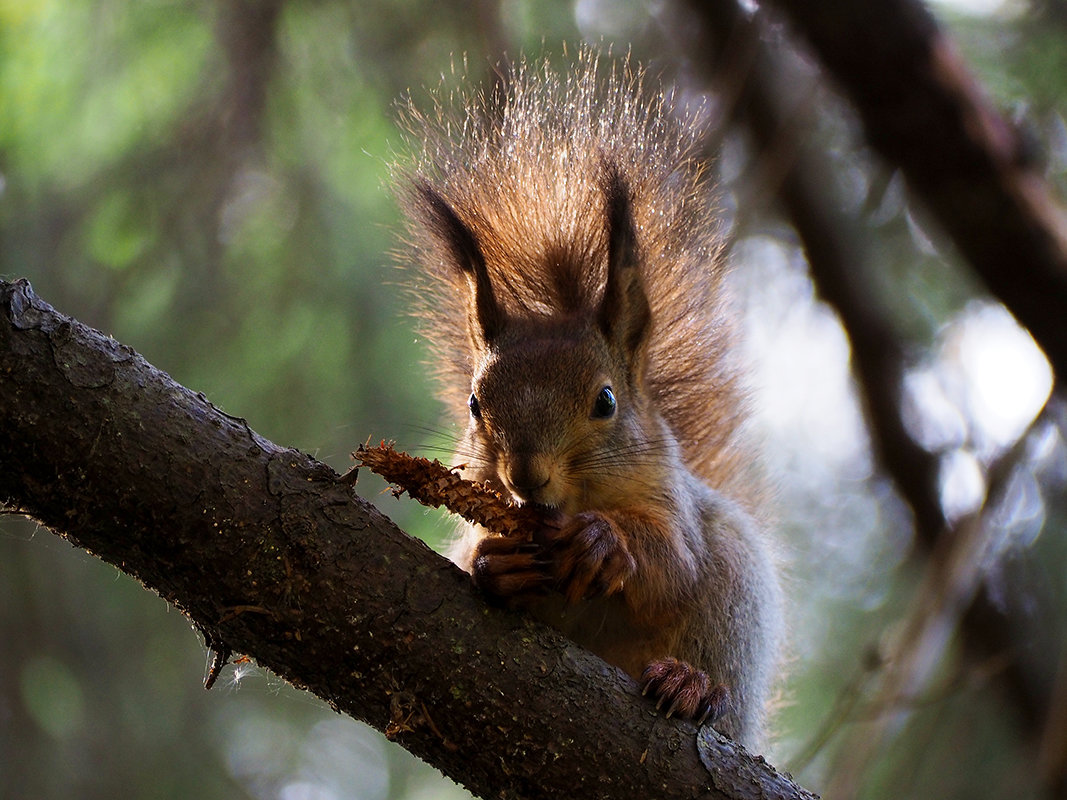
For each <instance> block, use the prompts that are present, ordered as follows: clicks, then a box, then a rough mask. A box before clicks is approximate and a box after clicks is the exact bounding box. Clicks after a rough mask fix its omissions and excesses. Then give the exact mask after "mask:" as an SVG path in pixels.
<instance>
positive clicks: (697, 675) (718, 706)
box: [641, 658, 730, 725]
mask: <svg viewBox="0 0 1067 800" xmlns="http://www.w3.org/2000/svg"><path fill="white" fill-rule="evenodd" d="M641 694H643V695H651V696H652V697H655V698H658V699H657V700H656V708H663V706H664V705H666V707H667V716H668V717H670V716H673V715H677V716H679V717H684V718H685V719H692V720H695V721H696V723H697V725H702V724H703V723H705V722H709V723H714V722H715V721H716V720H718V719H720V718H721V717H722V716H723V715H724V714H725V713H726V711H727V709H728V707H729V704H730V690H729V688H728V687H727V686H726V685H724V684H721V683H719V684H712V682H711V678H709V677H708V674H707V673H706V672H703V671H702V670H699V669H697V668H696V667H693V666H691V665H689V664H687V663H686V662H684V661H679V660H678V659H676V658H663V659H660V660H659V661H653V662H652V663H651V664H649V665H648V666H647V667H645V671H644V672H643V673H642V674H641Z"/></svg>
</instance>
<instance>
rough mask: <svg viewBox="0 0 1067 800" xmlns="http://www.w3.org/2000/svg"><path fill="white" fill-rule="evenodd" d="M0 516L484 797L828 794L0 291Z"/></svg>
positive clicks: (134, 360) (323, 482)
mask: <svg viewBox="0 0 1067 800" xmlns="http://www.w3.org/2000/svg"><path fill="white" fill-rule="evenodd" d="M0 315H2V317H3V320H2V321H0V376H2V379H0V419H3V420H4V424H3V426H0V509H4V510H7V511H16V512H19V513H25V514H28V515H30V516H32V517H33V518H35V519H37V520H38V521H40V522H41V523H43V524H45V525H47V526H49V527H50V528H52V529H54V530H55V531H57V532H58V533H59V534H60V535H61V536H63V537H64V538H66V539H67V540H69V541H70V542H72V543H74V544H76V545H78V546H80V547H83V548H85V549H86V550H89V551H90V552H93V553H95V554H96V555H98V556H99V557H100V558H102V559H104V560H105V561H108V562H109V563H112V564H114V565H116V566H118V567H119V568H120V569H122V570H123V571H125V572H128V573H129V574H131V575H134V576H135V577H137V578H138V579H139V580H141V581H142V582H143V583H144V584H145V585H146V586H147V587H149V588H151V589H153V590H155V591H157V592H158V593H159V594H160V595H162V596H163V597H164V598H165V599H167V600H168V601H170V602H171V603H173V604H174V605H175V606H177V607H178V608H180V609H181V610H182V611H183V612H184V613H185V614H187V615H188V616H189V617H190V618H191V619H192V621H193V622H194V623H195V624H196V626H197V627H198V628H199V629H200V630H201V631H202V632H203V633H204V635H205V638H206V640H207V642H208V644H209V646H211V647H212V648H213V649H215V650H216V651H221V652H225V651H227V650H232V651H234V652H240V653H247V654H249V655H251V656H253V657H254V658H255V659H256V660H257V661H258V662H259V663H261V664H262V665H264V666H266V667H269V668H270V669H271V670H273V671H274V672H276V673H277V674H278V675H280V676H281V677H283V678H285V679H286V680H288V681H290V682H292V683H293V684H295V685H296V686H299V687H301V688H305V689H308V690H309V691H312V692H314V693H315V694H317V695H318V696H320V697H322V698H323V699H324V700H326V701H327V702H328V703H330V704H331V705H332V706H333V707H334V708H336V709H337V710H339V711H342V712H344V713H347V714H350V715H352V716H353V717H356V718H358V719H361V720H364V721H365V722H367V723H369V724H371V725H372V726H374V727H375V728H377V729H378V730H380V731H383V732H385V733H386V735H387V736H389V737H390V738H393V739H394V740H396V741H398V742H399V743H400V744H402V745H403V746H404V747H406V748H407V749H408V750H410V751H411V752H413V753H415V754H416V755H419V756H420V757H422V758H424V759H425V760H427V761H429V762H430V763H431V764H433V765H435V766H437V767H438V768H439V769H441V771H442V772H444V773H445V774H446V775H449V776H450V777H452V778H454V779H455V780H457V781H459V782H461V783H463V784H464V785H466V786H467V787H468V788H469V789H471V791H473V792H475V793H477V794H480V795H483V796H486V797H489V796H492V797H508V798H512V797H516V798H517V797H523V798H563V797H566V798H574V797H597V798H632V797H658V798H675V797H677V798H683V797H684V798H695V797H706V798H750V797H751V798H754V797H763V798H766V797H777V798H810V797H812V795H810V794H808V793H807V792H805V791H804V790H802V789H800V788H799V787H797V786H796V785H795V784H794V783H793V782H792V781H791V780H789V779H788V778H786V777H783V776H781V775H778V774H777V773H775V772H774V771H773V770H772V769H771V768H769V767H768V766H767V765H766V763H765V762H763V761H762V759H756V758H753V757H752V756H751V755H749V754H748V753H746V752H745V751H744V750H743V749H742V748H741V747H739V746H738V745H735V744H734V743H732V742H731V741H729V740H727V739H724V738H722V737H720V736H719V735H718V734H716V733H715V732H714V731H712V730H711V728H710V727H707V726H705V727H704V728H703V729H701V731H700V732H699V734H698V732H697V730H696V729H695V728H694V726H693V725H691V724H689V723H687V722H683V721H678V720H667V719H665V718H663V716H662V715H661V714H658V713H656V712H654V710H653V709H652V708H651V706H650V704H649V703H648V702H647V701H646V700H645V699H644V698H641V697H640V696H639V694H638V691H637V688H636V686H635V684H634V683H633V681H631V680H630V679H629V678H628V677H626V676H625V675H624V674H623V673H622V672H621V671H620V670H617V669H614V668H612V667H609V666H608V665H607V664H605V663H604V662H603V661H601V660H600V659H598V658H597V657H595V656H593V655H592V654H590V653H587V652H585V651H583V650H581V649H580V648H578V647H577V646H576V645H574V644H572V643H570V642H568V641H566V640H565V639H563V638H562V637H561V636H560V635H559V634H558V633H556V632H555V631H553V630H551V629H550V628H547V627H545V626H543V625H540V624H537V623H535V622H533V621H532V620H529V619H528V618H526V617H524V616H522V615H518V614H515V613H511V612H508V611H505V610H501V609H495V608H491V607H488V606H486V605H485V603H484V602H483V601H482V600H481V598H480V597H479V596H477V595H476V593H474V592H473V591H472V590H471V588H470V581H469V579H468V578H467V576H466V575H464V574H463V573H462V572H461V571H460V570H458V569H457V568H456V567H454V566H453V565H452V564H450V563H449V562H447V561H445V560H444V559H442V558H441V557H439V556H437V555H436V554H434V553H433V552H432V551H431V550H430V549H429V548H427V547H426V546H425V545H424V544H422V543H421V542H420V541H418V540H416V539H413V538H411V537H409V536H407V535H406V534H404V533H403V532H402V531H400V530H399V529H397V528H396V527H395V526H394V525H393V524H392V523H391V522H390V521H389V520H388V519H386V518H385V517H383V516H382V515H381V514H380V513H378V512H377V511H376V510H375V509H374V508H373V507H372V506H371V505H369V504H368V503H366V502H365V501H363V500H361V499H360V498H358V497H355V496H354V495H353V494H352V493H351V491H350V489H349V487H348V486H346V485H345V484H343V483H341V482H339V481H338V479H337V475H336V473H334V472H333V471H332V470H331V469H329V468H328V467H326V466H325V465H323V464H321V463H318V462H316V461H314V460H313V459H312V458H310V457H309V456H307V455H304V454H302V453H299V452H296V451H294V450H288V449H283V448H280V447H278V446H277V445H274V444H272V443H271V442H269V441H267V440H265V439H263V438H262V437H260V436H258V435H257V434H256V433H255V432H254V431H252V430H251V429H250V428H249V427H248V425H247V423H246V422H245V421H244V420H242V419H239V418H235V417H231V416H228V415H226V414H224V413H222V412H221V411H219V410H218V409H216V408H215V407H214V406H212V405H211V404H210V403H209V402H207V400H205V399H204V398H203V397H202V396H201V395H197V394H194V393H193V392H191V391H189V390H188V389H185V388H183V387H181V386H179V385H177V384H176V383H174V382H173V381H172V380H171V379H170V378H169V377H168V376H167V375H166V374H164V373H162V372H160V371H158V370H156V369H155V368H153V367H152V366H151V365H149V364H148V363H147V362H145V361H144V360H143V359H142V358H141V357H140V356H138V355H137V354H136V353H134V352H133V351H132V350H130V349H129V348H128V347H125V346H123V345H121V344H119V343H117V342H115V341H114V340H112V339H109V338H107V337H105V336H103V335H102V334H100V333H98V332H96V331H93V330H92V329H89V328H87V327H86V326H84V325H81V324H80V323H78V322H76V321H74V320H71V319H70V318H67V317H64V316H62V315H61V314H59V313H57V312H56V311H55V310H54V309H52V308H51V307H50V306H48V305H47V304H46V303H44V302H43V301H41V300H40V299H39V298H37V297H36V296H35V295H34V294H33V292H32V289H31V288H30V286H29V284H28V283H27V282H26V281H16V282H14V283H7V282H3V281H0Z"/></svg>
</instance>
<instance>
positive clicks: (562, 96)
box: [399, 53, 760, 507]
mask: <svg viewBox="0 0 1067 800" xmlns="http://www.w3.org/2000/svg"><path fill="white" fill-rule="evenodd" d="M603 72H604V70H603V69H601V68H600V67H599V66H598V63H597V59H596V58H595V57H594V56H593V55H591V54H589V53H583V54H582V55H581V56H580V64H579V65H578V68H577V71H576V72H572V73H569V74H568V75H567V76H566V77H560V76H559V75H557V74H555V73H553V72H552V71H551V69H550V68H549V67H548V66H547V65H540V66H538V67H536V68H534V67H530V66H529V65H527V64H525V63H522V64H519V65H518V66H516V67H515V68H514V70H513V72H512V73H511V74H510V80H509V81H508V82H507V84H506V86H507V89H506V93H505V94H504V95H503V96H496V95H493V96H490V97H488V98H486V97H482V96H475V97H474V98H468V99H465V100H464V99H460V100H459V101H457V99H456V98H450V100H452V101H453V103H454V105H453V104H449V105H437V106H436V107H435V108H434V109H433V112H432V113H430V114H423V113H420V112H419V111H417V110H416V109H415V108H414V107H409V108H408V109H407V110H406V117H407V119H406V125H407V127H408V128H409V130H411V131H412V140H413V141H415V142H418V143H419V147H420V152H419V154H418V155H417V156H416V158H417V161H416V163H415V165H414V167H413V168H411V167H407V168H405V170H404V172H403V173H402V174H401V175H400V176H399V177H400V179H401V181H400V183H401V184H405V185H411V184H412V183H418V182H422V181H425V182H428V183H430V184H432V185H433V186H434V187H435V188H437V190H438V191H439V192H440V193H441V195H442V196H443V197H444V198H445V199H446V200H447V201H448V202H449V203H450V204H451V205H452V207H453V208H454V209H455V210H456V212H457V213H458V214H459V216H460V217H461V218H462V219H464V221H465V222H466V223H467V224H468V225H469V226H470V227H471V229H472V230H473V231H474V233H475V235H476V236H477V237H478V239H479V241H480V242H481V246H482V250H483V252H484V254H485V258H486V261H487V266H488V269H489V274H490V276H491V277H492V279H493V282H494V285H495V286H496V287H497V289H498V292H499V295H500V300H501V302H502V304H503V305H504V307H505V308H507V309H510V310H520V309H521V310H524V311H528V312H534V313H546V312H549V311H555V312H560V311H565V312H566V311H574V310H576V309H578V308H586V307H590V306H591V305H592V304H593V302H594V300H595V298H597V297H598V296H599V294H600V292H601V291H602V289H603V281H604V275H603V273H602V271H601V270H596V269H593V270H590V269H588V265H590V264H602V263H604V261H605V260H606V256H605V253H606V248H607V245H608V242H607V239H606V236H605V233H604V225H603V214H602V213H598V212H597V209H598V208H600V207H601V206H602V205H603V195H602V192H601V187H600V182H599V181H600V174H601V169H602V163H603V162H604V161H605V160H609V161H612V162H613V163H615V164H617V165H618V166H619V168H620V169H621V170H622V171H623V173H624V178H625V179H626V181H627V183H628V184H629V185H630V187H631V188H632V191H633V197H634V208H633V213H634V218H635V223H636V228H637V231H638V237H639V244H640V247H641V250H642V256H643V258H642V260H643V263H644V264H645V265H646V266H647V267H648V268H649V269H650V270H651V272H650V274H648V275H645V276H644V278H645V280H644V285H645V289H646V291H647V292H648V295H649V305H650V306H651V307H652V308H653V309H655V310H656V312H657V313H656V318H655V325H654V326H653V329H652V334H651V338H650V341H649V356H648V358H649V366H648V374H649V377H650V380H649V387H648V388H649V390H650V392H651V394H652V396H653V397H654V398H655V400H654V402H655V403H656V405H657V407H658V408H659V409H660V410H661V412H662V414H663V416H664V418H665V419H666V420H667V423H668V424H669V425H670V427H671V431H672V432H673V434H674V436H675V438H676V439H677V440H678V442H679V444H680V445H681V446H682V451H683V453H684V454H685V460H686V463H687V465H688V466H689V468H690V469H691V470H692V471H693V472H694V473H695V474H696V475H698V476H699V477H700V478H702V479H703V480H704V481H705V482H706V483H708V484H709V485H710V486H713V487H716V488H720V489H723V490H724V491H726V492H727V493H728V494H730V496H732V497H734V498H735V499H737V500H738V501H740V502H742V503H743V504H744V505H746V507H755V506H757V505H758V502H759V491H760V487H759V485H758V480H757V475H756V471H755V470H753V469H752V468H751V464H750V458H751V451H750V450H749V449H748V448H747V447H745V446H742V445H740V444H739V443H738V439H739V437H740V436H741V435H742V431H741V427H742V423H743V418H744V392H743V389H742V386H741V382H740V381H739V380H738V374H739V373H738V365H737V364H736V363H735V361H734V357H733V355H732V347H731V344H732V340H733V336H734V331H733V326H732V322H731V318H730V316H729V314H728V313H727V312H726V310H725V309H724V303H725V293H724V291H723V286H722V284H723V278H724V272H725V267H724V265H723V263H722V261H721V259H720V257H719V255H720V250H721V244H720V241H719V238H718V236H717V231H718V223H717V221H716V219H715V216H714V212H715V209H714V206H713V205H712V204H711V201H710V197H711V194H712V193H711V187H710V186H709V185H708V183H707V181H706V180H705V177H704V167H703V164H702V163H701V161H700V160H699V158H698V150H699V144H700V138H701V129H700V125H699V124H698V122H697V121H696V120H695V119H693V118H684V117H683V118H675V117H674V116H672V113H673V112H672V109H671V108H670V101H671V98H669V97H666V98H665V97H662V96H660V95H657V94H653V93H650V92H646V91H645V89H644V85H643V84H644V77H643V74H642V73H641V72H639V71H636V70H634V69H632V68H631V67H630V65H629V64H627V63H621V64H616V65H615V66H614V68H613V69H612V70H610V71H609V72H608V74H607V75H606V76H605V75H602V74H600V73H603ZM516 154H521V156H516ZM402 201H403V203H404V205H405V207H406V209H407V211H408V216H409V219H411V220H412V225H411V227H410V228H409V243H410V248H409V249H408V251H407V254H406V258H405V260H408V259H410V260H411V261H412V262H414V263H416V264H417V265H418V268H419V270H420V271H423V272H425V273H428V277H429V278H430V280H429V281H426V282H419V283H418V284H417V291H416V299H417V301H418V303H419V305H420V309H421V313H422V316H423V326H422V333H423V335H424V336H425V337H426V338H427V339H428V341H429V343H430V346H431V347H432V348H433V351H434V359H433V364H434V366H435V368H436V370H437V372H438V377H439V378H440V383H441V386H442V395H443V397H444V399H445V401H446V403H447V404H448V406H449V408H450V409H452V410H453V412H454V414H455V417H454V418H455V419H462V418H463V417H464V416H465V415H466V413H467V412H466V404H467V395H468V394H469V393H470V379H471V361H470V352H469V351H470V346H469V340H468V338H467V332H466V330H465V329H464V328H463V327H462V326H459V325H456V324H455V321H456V320H461V319H464V318H465V317H466V314H467V306H466V300H467V298H466V294H465V292H466V286H465V285H463V283H462V281H461V279H460V278H459V276H457V275H456V274H455V273H454V271H453V270H452V269H451V268H450V265H449V261H450V258H449V256H448V254H447V253H445V252H443V251H442V247H441V243H440V241H439V239H438V236H437V232H435V231H434V230H431V229H428V228H427V227H426V226H425V224H424V215H423V214H422V213H421V211H420V209H419V207H418V200H417V198H416V197H415V196H414V195H413V193H407V194H404V195H402ZM546 290H547V292H546Z"/></svg>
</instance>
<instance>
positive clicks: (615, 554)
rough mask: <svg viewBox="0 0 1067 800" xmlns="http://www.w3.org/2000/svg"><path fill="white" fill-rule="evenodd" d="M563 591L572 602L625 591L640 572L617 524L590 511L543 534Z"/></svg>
mask: <svg viewBox="0 0 1067 800" xmlns="http://www.w3.org/2000/svg"><path fill="white" fill-rule="evenodd" d="M541 535H542V537H543V538H544V539H545V544H546V547H547V549H548V551H549V552H550V553H551V554H552V561H553V572H554V577H555V579H556V582H557V586H558V588H559V591H560V592H561V593H562V594H563V595H564V596H566V598H567V601H568V602H570V603H577V602H579V601H581V600H588V599H591V598H593V597H608V596H611V595H614V594H618V593H619V592H621V591H622V589H623V587H624V586H625V584H626V581H627V579H628V578H629V577H630V576H631V575H633V574H634V571H635V570H636V569H637V562H636V561H635V560H634V557H633V556H632V555H631V554H630V551H629V550H628V549H627V547H626V543H625V539H624V538H623V537H622V536H621V535H620V534H619V532H618V530H617V529H616V527H615V523H614V522H612V521H611V519H609V518H608V517H606V516H604V515H603V514H599V513H597V512H595V511H586V512H583V513H581V514H575V515H574V516H573V517H571V518H570V519H568V520H567V521H566V522H565V523H562V524H560V523H558V522H557V523H556V524H555V525H553V526H551V527H550V528H549V527H546V528H545V529H543V530H542V531H541Z"/></svg>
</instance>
